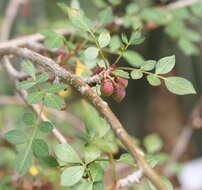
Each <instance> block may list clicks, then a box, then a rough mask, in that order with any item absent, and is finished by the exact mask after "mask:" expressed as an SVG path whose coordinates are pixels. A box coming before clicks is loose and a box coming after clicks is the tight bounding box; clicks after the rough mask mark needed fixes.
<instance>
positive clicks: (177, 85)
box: [165, 77, 196, 95]
mask: <svg viewBox="0 0 202 190" xmlns="http://www.w3.org/2000/svg"><path fill="white" fill-rule="evenodd" d="M165 85H166V87H167V89H168V90H169V91H171V92H172V93H175V94H179V95H184V94H195V93H196V91H195V89H194V88H193V86H192V84H191V82H189V81H188V80H186V79H184V78H181V77H167V78H166V79H165Z"/></svg>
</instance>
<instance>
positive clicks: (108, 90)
mask: <svg viewBox="0 0 202 190" xmlns="http://www.w3.org/2000/svg"><path fill="white" fill-rule="evenodd" d="M127 86H128V80H127V79H125V78H122V77H118V76H115V77H114V78H111V77H110V78H107V77H106V78H104V79H102V82H101V88H100V90H101V93H102V95H103V96H112V98H113V99H114V100H115V101H117V102H121V101H122V100H123V98H124V97H125V95H126V87H127Z"/></svg>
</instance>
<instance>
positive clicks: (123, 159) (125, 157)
mask: <svg viewBox="0 0 202 190" xmlns="http://www.w3.org/2000/svg"><path fill="white" fill-rule="evenodd" d="M117 161H118V162H123V163H127V164H135V160H134V158H133V157H132V156H131V155H130V154H129V153H124V154H121V156H120V158H119V159H118V160H117Z"/></svg>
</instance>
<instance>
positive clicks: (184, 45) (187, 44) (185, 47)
mask: <svg viewBox="0 0 202 190" xmlns="http://www.w3.org/2000/svg"><path fill="white" fill-rule="evenodd" d="M178 46H179V47H180V49H181V50H182V51H183V52H184V54H186V55H198V54H199V50H198V48H197V47H196V45H195V44H194V43H193V42H191V41H190V40H188V39H187V38H185V37H181V38H180V39H179V41H178Z"/></svg>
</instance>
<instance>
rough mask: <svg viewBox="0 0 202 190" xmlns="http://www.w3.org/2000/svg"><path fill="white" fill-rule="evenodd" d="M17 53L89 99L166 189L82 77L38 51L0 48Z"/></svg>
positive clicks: (150, 175) (157, 183) (151, 176)
mask: <svg viewBox="0 0 202 190" xmlns="http://www.w3.org/2000/svg"><path fill="white" fill-rule="evenodd" d="M9 54H13V55H17V56H20V57H22V58H25V59H29V60H30V61H32V62H34V63H36V64H39V65H40V66H42V67H44V68H46V69H49V70H50V71H51V72H53V73H54V74H55V75H56V76H57V77H60V78H62V79H63V80H65V81H66V82H67V83H68V84H69V85H71V86H72V87H74V88H75V89H76V90H77V91H78V92H80V94H81V95H82V96H83V97H85V98H86V99H87V100H89V102H90V103H92V104H93V105H94V106H95V107H96V109H97V110H98V111H99V113H100V114H101V115H102V116H103V117H104V118H105V119H106V121H108V123H109V124H110V126H111V128H112V130H113V131H114V133H115V134H116V135H117V137H118V138H119V139H120V140H121V142H122V143H123V144H124V145H125V147H126V148H127V150H128V151H129V152H130V153H131V154H132V156H133V157H134V158H135V159H136V160H137V163H138V165H139V167H140V169H142V170H143V171H144V173H145V175H146V176H147V177H148V178H149V179H150V180H151V181H152V182H153V184H154V185H155V186H156V187H157V188H158V189H159V190H167V187H166V186H165V184H164V183H163V182H162V181H161V180H160V178H159V176H158V175H157V173H156V172H155V171H154V170H153V169H152V168H150V167H149V165H148V164H147V162H146V160H145V158H144V154H143V153H142V151H141V150H140V149H139V148H138V146H137V145H136V144H135V143H134V142H133V140H132V139H131V137H130V136H129V135H128V133H127V132H126V130H125V129H124V128H123V126H122V124H121V123H120V121H119V120H118V118H117V117H116V116H115V114H114V113H113V112H112V111H111V109H110V108H109V106H108V104H107V103H106V102H105V101H103V100H102V98H101V97H99V96H98V95H97V94H96V93H95V92H94V91H93V90H92V89H91V88H90V87H89V85H87V84H86V83H85V82H84V81H83V79H82V78H80V77H79V76H76V75H74V74H71V73H70V72H68V71H66V70H65V69H64V68H62V67H60V66H59V65H57V64H56V63H55V62H54V61H53V60H51V59H49V58H47V57H44V56H42V55H40V54H38V53H35V52H33V51H31V50H28V49H25V48H2V49H0V57H3V56H4V55H9Z"/></svg>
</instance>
